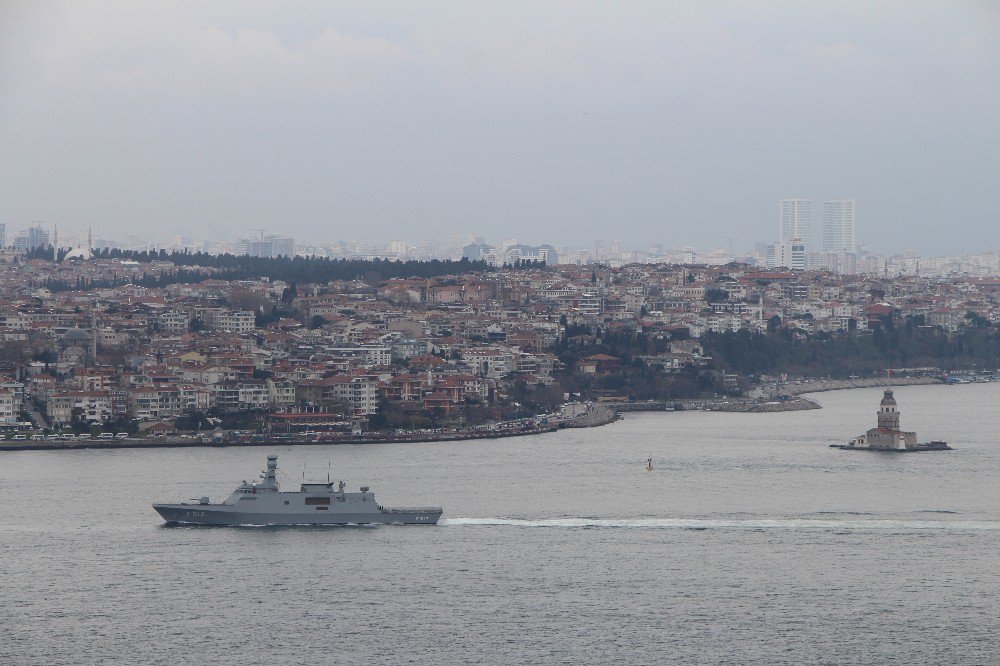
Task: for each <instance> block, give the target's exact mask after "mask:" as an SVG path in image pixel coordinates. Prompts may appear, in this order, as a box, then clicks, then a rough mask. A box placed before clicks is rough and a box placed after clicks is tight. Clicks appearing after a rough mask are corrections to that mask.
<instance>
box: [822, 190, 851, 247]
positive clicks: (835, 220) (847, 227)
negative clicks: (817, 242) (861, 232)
mask: <svg viewBox="0 0 1000 666" xmlns="http://www.w3.org/2000/svg"><path fill="white" fill-rule="evenodd" d="M823 251H824V252H856V251H857V220H856V218H855V215H854V199H842V200H839V201H824V202H823Z"/></svg>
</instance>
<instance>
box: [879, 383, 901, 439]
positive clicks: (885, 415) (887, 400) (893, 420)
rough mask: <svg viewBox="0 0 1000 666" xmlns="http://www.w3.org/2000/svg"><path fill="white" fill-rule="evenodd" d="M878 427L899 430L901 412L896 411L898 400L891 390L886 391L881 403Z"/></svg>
mask: <svg viewBox="0 0 1000 666" xmlns="http://www.w3.org/2000/svg"><path fill="white" fill-rule="evenodd" d="M878 427H879V428H886V429H888V430H899V412H898V411H896V398H894V397H893V395H892V391H891V390H889V389H886V390H885V393H884V394H883V396H882V402H880V403H879V408H878Z"/></svg>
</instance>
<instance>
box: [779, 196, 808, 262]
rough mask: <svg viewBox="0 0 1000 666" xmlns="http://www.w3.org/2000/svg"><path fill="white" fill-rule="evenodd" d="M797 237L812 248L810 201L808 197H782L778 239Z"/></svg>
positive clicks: (785, 239) (784, 239)
mask: <svg viewBox="0 0 1000 666" xmlns="http://www.w3.org/2000/svg"><path fill="white" fill-rule="evenodd" d="M793 239H798V240H801V241H802V242H803V244H805V246H806V250H809V249H811V248H812V201H811V200H810V199H782V200H781V223H780V228H779V237H778V240H779V241H788V240H793Z"/></svg>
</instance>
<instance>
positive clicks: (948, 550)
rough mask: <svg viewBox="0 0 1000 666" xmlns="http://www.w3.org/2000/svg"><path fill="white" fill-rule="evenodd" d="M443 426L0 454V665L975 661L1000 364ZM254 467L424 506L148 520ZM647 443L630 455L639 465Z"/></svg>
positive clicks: (993, 529)
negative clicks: (891, 443) (442, 435)
mask: <svg viewBox="0 0 1000 666" xmlns="http://www.w3.org/2000/svg"><path fill="white" fill-rule="evenodd" d="M812 397H813V398H814V399H815V400H817V401H818V402H819V403H820V404H821V405H822V407H823V408H822V409H819V410H811V411H800V412H785V413H767V414H739V413H717V412H693V411H692V412H674V413H632V414H627V415H626V416H625V418H624V419H623V420H622V421H619V422H617V423H614V424H611V425H608V426H605V427H601V428H592V429H578V430H564V431H560V432H557V433H551V434H544V435H538V436H527V437H520V438H509V439H497V440H476V441H466V442H440V443H411V444H368V445H335V446H330V445H327V446H297V447H288V446H276V447H273V449H264V448H259V447H233V448H187V449H153V450H134V449H122V450H92V451H51V452H37V451H28V452H5V453H0V590H2V591H0V663H2V664H109V663H128V664H133V663H134V664H247V663H265V664H305V663H310V664H334V663H336V664H362V663H364V664H462V663H499V664H597V663H600V664H607V663H622V664H760V663H763V664H991V663H1000V441H998V437H997V434H998V430H1000V427H998V412H997V405H998V401H1000V384H969V385H959V386H913V387H899V388H897V389H896V398H897V400H898V402H899V409H900V411H901V414H902V426H903V427H904V429H908V430H916V431H917V433H918V437H919V439H920V441H927V440H931V439H943V440H947V441H948V442H949V443H950V444H951V445H952V446H954V447H955V450H954V451H949V452H930V453H912V454H891V453H871V452H861V451H841V450H837V449H831V448H829V446H828V445H829V444H831V443H838V442H843V441H846V440H848V439H850V438H851V437H853V436H854V435H856V434H859V433H861V432H863V431H864V430H866V429H868V428H869V427H872V426H873V425H874V422H875V412H876V410H877V407H878V402H879V400H880V399H881V397H882V391H881V390H880V389H857V390H850V391H835V392H828V393H821V394H816V395H814V396H812ZM272 452H273V453H277V454H278V455H279V457H280V458H279V466H280V470H281V476H280V480H281V481H282V482H283V483H284V484H286V485H287V486H295V485H296V484H298V483H299V482H301V480H302V479H303V478H305V479H307V480H309V479H313V480H325V479H326V476H327V474H328V473H329V474H331V477H332V478H333V479H334V480H338V479H343V480H344V481H346V482H347V484H348V488H349V489H354V490H356V489H357V487H358V486H360V485H370V486H371V487H372V489H373V490H374V491H375V493H376V497H377V499H378V501H379V502H380V503H381V504H384V505H388V506H392V505H410V506H412V505H432V506H442V507H444V516H443V518H442V520H441V523H440V524H439V525H438V526H436V527H426V526H410V527H402V526H377V527H325V528H316V527H235V528H230V527H221V528H220V527H215V528H200V527H166V526H164V525H163V523H162V520H161V519H160V518H159V516H158V515H157V514H156V513H155V512H154V511H153V510H152V508H151V506H150V505H151V504H153V503H154V502H158V501H178V500H186V499H189V498H195V497H199V496H202V495H210V496H211V497H212V500H213V501H216V500H221V499H223V498H224V497H225V496H227V495H228V494H229V493H230V492H231V490H232V489H233V487H234V486H235V484H236V483H238V482H239V481H240V480H242V479H250V478H255V477H256V475H257V474H258V473H259V471H260V470H261V468H262V467H263V466H264V462H265V460H264V458H265V455H266V454H267V453H272ZM648 457H652V460H653V469H652V470H651V471H648V470H646V469H645V467H646V460H647V458H648Z"/></svg>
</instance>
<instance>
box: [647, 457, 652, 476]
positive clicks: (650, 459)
mask: <svg viewBox="0 0 1000 666" xmlns="http://www.w3.org/2000/svg"><path fill="white" fill-rule="evenodd" d="M646 471H647V472H652V471H653V456H649V457H648V458H646Z"/></svg>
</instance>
